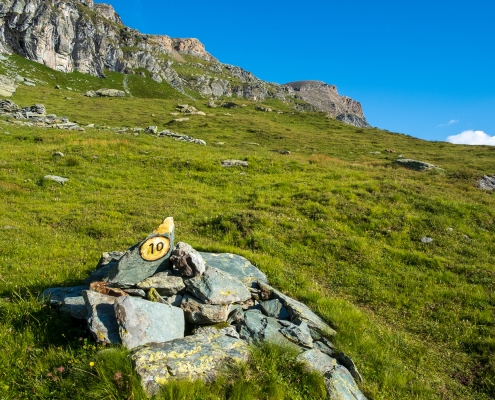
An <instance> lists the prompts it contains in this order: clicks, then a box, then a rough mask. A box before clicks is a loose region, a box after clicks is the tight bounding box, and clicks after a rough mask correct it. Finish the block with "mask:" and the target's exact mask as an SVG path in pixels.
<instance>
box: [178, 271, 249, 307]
mask: <svg viewBox="0 0 495 400" xmlns="http://www.w3.org/2000/svg"><path fill="white" fill-rule="evenodd" d="M185 283H186V287H187V290H188V291H189V292H190V293H192V294H193V295H194V296H196V297H197V298H199V299H200V300H202V301H203V302H205V303H206V304H231V303H241V302H243V301H246V300H249V299H250V298H251V292H250V291H249V290H248V288H247V287H246V286H245V285H244V284H243V283H242V282H241V281H239V280H237V279H236V278H234V277H233V276H232V275H230V274H229V273H225V272H223V271H221V270H219V269H216V268H212V267H207V268H206V271H205V273H204V274H203V275H201V276H196V277H194V278H191V279H188V280H186V281H185Z"/></svg>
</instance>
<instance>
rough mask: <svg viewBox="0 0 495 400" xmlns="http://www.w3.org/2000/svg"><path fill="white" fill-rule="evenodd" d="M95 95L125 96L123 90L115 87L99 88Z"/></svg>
mask: <svg viewBox="0 0 495 400" xmlns="http://www.w3.org/2000/svg"><path fill="white" fill-rule="evenodd" d="M96 95H97V96H100V97H125V92H124V91H122V90H117V89H99V90H97V91H96Z"/></svg>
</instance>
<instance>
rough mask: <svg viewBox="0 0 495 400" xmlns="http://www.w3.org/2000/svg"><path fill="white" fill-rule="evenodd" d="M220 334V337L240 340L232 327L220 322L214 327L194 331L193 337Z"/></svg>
mask: <svg viewBox="0 0 495 400" xmlns="http://www.w3.org/2000/svg"><path fill="white" fill-rule="evenodd" d="M212 333H213V334H216V333H221V334H222V335H227V336H231V337H233V338H236V339H240V336H239V334H238V333H237V330H236V329H235V327H234V326H232V325H229V324H228V323H227V322H222V323H219V324H215V325H207V326H200V327H199V328H197V329H196V330H194V334H195V335H210V334H212Z"/></svg>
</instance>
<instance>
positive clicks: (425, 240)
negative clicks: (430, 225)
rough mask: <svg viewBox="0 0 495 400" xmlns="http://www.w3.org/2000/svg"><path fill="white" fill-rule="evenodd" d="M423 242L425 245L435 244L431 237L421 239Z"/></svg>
mask: <svg viewBox="0 0 495 400" xmlns="http://www.w3.org/2000/svg"><path fill="white" fill-rule="evenodd" d="M421 241H422V242H423V243H424V244H429V243H431V242H433V239H432V238H431V237H428V236H425V237H423V238H421Z"/></svg>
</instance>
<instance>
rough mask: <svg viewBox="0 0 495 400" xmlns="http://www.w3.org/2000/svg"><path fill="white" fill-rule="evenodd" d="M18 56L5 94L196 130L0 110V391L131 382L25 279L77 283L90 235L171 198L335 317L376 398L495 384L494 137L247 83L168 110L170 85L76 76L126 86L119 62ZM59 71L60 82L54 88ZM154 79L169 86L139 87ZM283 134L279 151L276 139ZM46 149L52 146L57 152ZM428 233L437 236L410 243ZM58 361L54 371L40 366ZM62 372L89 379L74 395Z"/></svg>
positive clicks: (117, 240) (486, 391) (197, 234)
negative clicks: (212, 105) (387, 120)
mask: <svg viewBox="0 0 495 400" xmlns="http://www.w3.org/2000/svg"><path fill="white" fill-rule="evenodd" d="M16 63H17V65H18V66H19V69H20V71H19V73H21V75H23V76H29V75H30V74H32V76H33V77H35V76H36V77H38V78H39V77H42V78H43V79H42V80H44V81H45V82H46V85H41V86H38V87H36V88H31V87H24V86H21V87H20V88H19V89H18V91H17V93H16V94H15V95H14V97H13V100H14V101H16V102H17V103H18V104H19V105H22V106H25V105H30V104H33V103H37V102H41V103H44V104H45V105H46V107H47V110H48V112H49V113H55V114H57V115H67V116H68V117H70V119H71V120H76V121H78V122H80V123H97V124H101V125H105V126H111V127H121V126H130V127H134V126H141V127H146V126H148V125H159V127H160V128H168V129H171V130H173V131H176V132H180V133H184V134H189V135H191V136H193V137H196V138H201V139H204V140H206V141H207V143H208V146H207V147H202V146H198V145H192V144H186V143H180V142H175V141H173V140H170V139H168V138H164V139H157V138H154V137H151V136H148V135H144V134H143V135H140V136H132V135H116V134H115V133H114V132H113V131H111V130H100V129H87V130H86V132H65V131H58V130H43V129H38V128H28V127H17V126H13V125H7V124H2V125H0V150H1V151H0V191H1V193H2V196H1V198H2V207H1V208H0V227H3V226H5V225H9V226H12V227H13V229H11V230H2V235H0V292H1V295H0V296H2V297H3V299H1V300H0V316H1V317H0V318H1V319H2V324H1V325H0V343H1V344H0V348H1V352H0V364H1V365H2V369H1V370H0V391H1V390H4V391H5V395H4V397H3V398H28V397H30V398H33V397H38V398H67V397H68V396H69V395H70V396H71V397H74V398H76V397H77V396H79V397H80V398H85V397H86V396H87V397H91V394H93V395H94V396H95V398H98V395H97V394H95V393H100V394H101V391H99V390H103V391H105V390H106V391H108V393H110V392H112V390H114V391H115V393H117V394H115V395H110V394H108V396H109V397H108V398H120V397H118V396H120V395H121V396H123V397H122V398H126V396H128V395H129V391H131V390H134V391H136V389H132V379H131V378H129V382H130V383H129V382H128V386H126V388H124V389H122V388H120V389H119V385H122V384H121V383H119V382H118V381H116V380H112V379H111V377H110V378H108V379H106V378H105V377H104V373H103V372H99V373H98V372H97V371H96V370H92V369H90V368H89V367H88V363H89V362H90V361H92V360H98V362H100V364H101V366H105V367H104V368H108V369H109V370H112V368H117V369H119V368H120V370H124V368H125V367H126V366H125V365H126V364H125V361H121V362H120V364H119V362H117V361H115V359H118V357H116V358H115V359H114V358H112V357H109V358H108V360H106V359H105V357H101V356H100V358H99V359H97V358H96V355H95V351H96V349H95V348H94V346H93V345H92V344H91V341H90V340H89V341H87V342H85V341H79V340H78V338H79V337H80V336H83V332H82V330H81V329H82V327H80V326H70V321H67V320H65V319H63V318H60V317H58V316H57V315H56V314H53V313H51V312H50V310H47V309H46V307H43V306H42V305H40V304H38V303H37V302H36V301H35V299H34V297H31V296H36V295H37V293H39V291H40V290H42V289H43V288H45V287H48V286H55V285H70V284H76V283H78V282H80V281H81V280H82V279H84V278H85V277H86V276H87V274H88V273H89V272H90V271H91V270H92V268H93V267H94V265H95V264H96V262H97V260H98V257H99V255H100V253H101V252H103V251H109V250H124V249H125V248H126V247H127V246H129V245H132V244H134V243H135V242H136V241H138V240H139V239H140V238H142V237H143V236H144V235H146V234H147V233H148V232H149V231H150V230H151V229H153V228H154V227H155V226H156V225H157V224H158V223H159V222H160V220H161V218H163V217H165V216H168V215H173V216H174V217H175V219H176V223H177V232H178V239H179V240H182V241H186V242H189V243H191V244H192V245H193V246H194V247H196V248H198V249H201V250H209V251H231V252H236V253H239V254H242V255H244V256H246V257H248V258H249V259H250V260H251V261H252V262H254V263H255V264H256V265H257V266H258V267H259V268H260V269H262V270H263V271H265V272H266V273H267V274H268V275H269V277H270V280H271V281H272V283H273V284H274V285H276V286H277V287H279V288H281V289H283V290H284V291H286V292H287V293H290V294H291V295H294V296H296V297H297V298H299V299H301V300H303V301H305V302H306V303H307V304H309V305H310V306H311V307H313V309H315V310H317V311H318V312H319V314H320V315H322V316H323V317H324V318H325V319H326V320H328V321H329V322H330V323H331V324H332V325H334V326H335V327H336V328H337V330H338V335H337V337H336V343H337V345H338V346H339V348H340V349H342V350H344V351H345V352H347V353H349V354H350V355H351V356H352V357H353V358H354V360H355V361H356V363H357V364H358V366H359V367H360V369H361V371H362V372H363V374H364V376H365V379H366V383H365V385H364V386H363V391H364V392H365V394H367V395H368V396H369V397H370V398H373V399H395V398H396V399H404V398H414V399H416V398H417V399H454V398H463V399H487V398H493V397H494V396H495V389H494V369H495V366H494V364H493V363H494V361H493V359H490V358H489V355H490V354H491V353H493V351H494V349H495V342H494V339H493V337H495V329H494V309H495V296H494V285H493V282H494V275H495V273H494V267H493V265H494V258H495V256H494V254H493V251H491V249H492V243H493V238H494V225H493V222H494V215H495V212H494V209H495V208H494V206H495V201H494V197H493V195H491V194H489V193H485V192H482V191H480V190H478V189H476V188H475V187H474V182H475V180H476V178H477V177H479V176H481V175H483V174H486V173H488V174H493V173H494V171H495V159H494V157H493V156H494V151H495V149H494V148H490V147H467V146H454V145H450V144H447V143H431V142H425V141H421V140H417V139H414V138H411V137H408V136H404V135H398V134H393V133H389V132H386V131H381V130H378V129H369V130H360V129H356V128H354V127H350V126H346V125H343V124H341V123H339V122H337V121H334V120H329V119H327V118H325V117H324V115H323V114H319V113H294V114H291V110H290V109H289V108H287V106H285V105H284V104H283V103H281V102H275V101H272V102H270V104H271V106H273V107H276V108H279V109H282V110H283V111H286V113H284V114H275V113H263V112H259V111H255V109H254V106H255V104H254V103H249V102H246V101H242V103H245V104H247V107H245V108H238V109H234V110H225V109H220V108H216V109H207V108H206V107H205V106H204V104H205V101H202V102H199V101H198V102H192V103H191V101H190V100H188V101H189V102H190V103H191V104H194V105H195V106H197V107H198V108H199V109H201V110H204V111H206V112H207V113H208V114H209V115H208V116H206V117H201V116H192V117H191V118H190V121H189V122H186V123H180V124H178V123H175V122H173V121H172V119H173V118H176V117H173V116H171V115H170V112H172V111H174V109H175V105H176V104H177V102H178V101H181V102H184V97H183V96H182V95H180V94H177V93H176V92H174V91H173V90H172V89H171V88H170V87H168V85H166V84H161V85H160V86H157V85H156V84H155V83H154V82H152V81H151V80H145V79H142V78H138V77H137V76H133V77H130V79H129V86H130V88H131V91H132V92H133V94H134V96H136V97H134V98H128V97H126V98H123V99H90V98H86V97H83V96H81V95H80V94H79V93H78V92H81V91H83V90H86V89H97V88H99V87H101V86H104V87H113V88H118V89H122V80H123V76H122V75H119V74H109V78H108V79H107V80H105V81H104V82H102V81H100V80H96V79H95V78H92V77H87V76H85V75H81V74H70V75H62V74H59V73H57V72H54V71H51V70H48V69H46V68H44V67H42V66H39V65H37V64H31V63H28V62H26V61H24V60H19V59H16ZM0 69H1V68H0ZM21 69H23V71H21ZM55 83H60V84H61V85H62V87H63V88H62V90H55V89H53V86H54V85H55ZM66 86H69V87H71V88H73V89H75V90H73V91H68V90H66V89H65V87H66ZM66 96H69V97H71V100H66V99H64V97H66ZM137 96H142V97H147V98H138V97H137ZM159 96H169V98H170V97H171V98H172V100H163V99H156V98H153V97H159ZM238 102H239V103H241V101H238ZM226 113H230V114H231V115H225V114H226ZM6 132H10V134H5V133H6ZM215 142H224V143H225V144H224V145H221V146H220V145H214V143H215ZM246 142H256V143H258V144H259V146H253V145H248V144H245V143H246ZM281 149H288V150H290V151H291V152H292V154H291V155H290V156H284V155H281V154H278V153H276V152H274V151H272V150H281ZM385 149H394V150H395V151H397V153H402V154H404V156H405V157H409V158H415V159H420V160H424V161H428V162H432V163H434V164H437V165H439V166H441V167H442V168H444V170H436V171H430V172H425V173H418V172H413V171H409V170H406V169H402V168H396V167H393V166H392V164H391V162H392V161H393V160H394V159H395V157H396V155H395V154H389V153H386V152H384V150H385ZM55 151H62V152H63V153H65V154H66V157H65V158H63V159H60V158H58V159H54V158H52V157H51V154H52V153H53V152H55ZM374 151H381V152H382V153H381V154H378V155H375V154H370V152H374ZM96 157H97V158H96ZM228 158H238V159H246V160H248V161H249V163H250V166H249V168H247V169H245V170H239V169H223V168H222V167H221V166H220V162H221V160H223V159H228ZM241 173H243V174H241ZM46 174H56V175H61V176H66V177H69V178H70V181H69V183H68V184H67V185H66V186H63V187H62V186H59V185H56V184H53V183H47V182H42V181H41V180H40V178H41V177H42V176H44V175H46ZM450 227H451V228H453V231H451V232H450V231H449V230H448V229H447V228H450ZM423 236H430V237H432V238H433V239H434V241H433V243H431V244H430V245H424V244H422V243H421V241H420V238H421V237H423ZM466 236H467V237H466ZM6 298H8V299H9V300H7V299H6ZM64 335H65V336H64ZM119 354H120V355H119V357H122V356H121V353H119ZM124 360H125V358H124ZM112 363H117V364H116V366H115V365H114V366H112V365H113V364H112ZM61 365H63V366H64V368H65V369H66V370H65V372H64V373H62V374H61V379H59V380H58V381H56V382H54V381H53V380H52V378H47V377H46V374H47V373H49V372H51V371H53V369H54V368H56V367H59V366H61ZM97 366H98V365H97ZM101 368H103V367H101ZM126 368H127V367H126ZM81 370H84V371H85V372H78V371H81ZM90 374H94V375H97V376H99V378H96V377H93V376H92V375H90ZM129 374H130V372H129ZM281 379H282V380H283V379H285V378H281ZM126 382H127V381H126ZM255 382H258V381H256V380H255V379H254V380H253V381H251V382H250V383H249V382H248V383H249V384H251V385H252V386H256V384H255ZM284 382H285V381H284ZM287 382H289V383H287V384H288V385H289V386H288V387H295V388H298V387H299V386H298V383H297V382H293V381H291V380H290V379H289V380H288V381H287ZM73 384H75V385H76V388H78V389H79V392H80V391H82V390H83V389H84V392H83V393H84V394H82V393H79V394H78V395H77V396H76V394H75V393H76V391H75V390H74V387H73V386H72V385H73ZM134 384H135V382H134ZM291 385H293V386H291ZM102 388H103V389H102ZM215 390H217V389H215V388H211V391H212V393H214V392H215ZM235 390H237V389H235ZM235 390H234V389H232V391H231V392H230V396H231V398H235V396H234V395H232V393H234V392H235ZM294 391H295V392H294V393H296V394H294V395H293V396H292V395H291V396H289V395H282V396H278V397H277V395H275V394H274V395H273V396H271V397H272V398H284V396H285V397H287V398H289V397H290V398H304V396H305V395H304V393H305V392H304V388H302V389H294ZM112 393H113V392H112ZM203 393H204V391H203ZM243 393H247V392H246V391H244V392H243ZM284 393H285V392H284ZM112 396H113V397H112ZM135 396H136V397H139V395H138V394H137V392H136V393H135ZM164 396H165V395H164ZM219 396H220V394H219ZM221 396H227V397H228V394H225V393H224V394H221ZM246 396H247V395H246ZM298 396H299V397H298ZM102 397H104V396H100V397H99V398H102ZM164 398H165V397H164ZM177 398H178V397H177ZM197 398H202V397H201V396H199V397H197ZM239 398H242V397H239Z"/></svg>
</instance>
